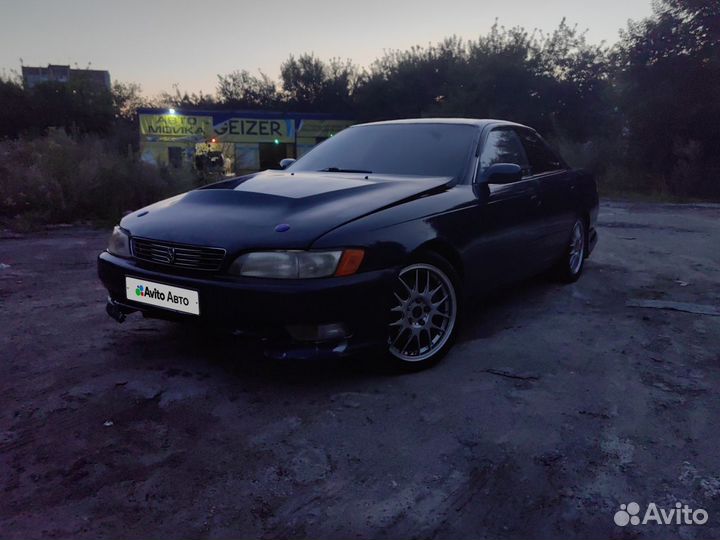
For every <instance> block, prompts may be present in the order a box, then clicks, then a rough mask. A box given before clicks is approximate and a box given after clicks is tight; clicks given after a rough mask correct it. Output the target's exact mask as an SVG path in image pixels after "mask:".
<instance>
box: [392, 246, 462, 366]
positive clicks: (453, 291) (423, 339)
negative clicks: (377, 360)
mask: <svg viewBox="0 0 720 540" xmlns="http://www.w3.org/2000/svg"><path fill="white" fill-rule="evenodd" d="M459 283H460V280H459V279H458V277H457V273H456V272H455V270H454V269H453V267H452V265H451V264H450V263H448V261H446V260H445V259H444V258H442V257H440V256H439V255H435V254H434V253H426V254H423V255H422V256H420V257H418V258H417V259H415V260H414V261H413V262H411V263H410V264H408V265H407V266H405V267H404V268H403V269H402V270H400V272H399V273H398V276H397V279H396V283H395V287H394V290H393V298H392V300H391V306H392V307H391V309H390V312H391V313H390V315H391V316H390V324H389V326H388V343H387V357H388V359H389V361H390V364H391V365H392V366H393V367H394V368H395V369H397V370H399V371H420V370H422V369H426V368H429V367H431V366H434V365H435V364H437V363H438V362H439V361H440V360H441V359H442V358H443V357H444V356H445V354H447V352H448V351H449V350H450V348H451V347H452V345H453V343H454V340H455V336H456V335H457V331H458V326H459V321H460V298H461V294H460V290H459Z"/></svg>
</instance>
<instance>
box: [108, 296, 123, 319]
mask: <svg viewBox="0 0 720 540" xmlns="http://www.w3.org/2000/svg"><path fill="white" fill-rule="evenodd" d="M105 311H107V314H108V315H110V316H111V317H112V318H113V319H115V320H116V321H117V322H119V323H121V322H125V318H126V317H127V313H126V312H125V311H124V310H123V308H122V307H121V306H119V305H118V304H117V303H115V302H114V301H113V299H112V298H108V299H107V304H105Z"/></svg>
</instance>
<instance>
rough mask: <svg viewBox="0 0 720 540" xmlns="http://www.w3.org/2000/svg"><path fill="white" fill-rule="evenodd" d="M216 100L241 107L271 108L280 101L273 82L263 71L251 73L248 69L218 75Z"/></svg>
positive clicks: (230, 105)
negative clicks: (257, 74) (257, 73)
mask: <svg viewBox="0 0 720 540" xmlns="http://www.w3.org/2000/svg"><path fill="white" fill-rule="evenodd" d="M217 97H218V102H220V103H222V104H223V105H227V106H229V107H235V108H243V109H273V108H275V107H277V106H278V104H279V103H280V96H279V94H278V91H277V88H276V86H275V83H274V82H273V81H272V80H271V79H270V77H268V76H267V75H266V74H265V73H263V72H260V76H259V77H257V76H255V75H252V74H251V73H250V72H249V71H246V70H242V71H233V72H231V73H228V74H227V75H218V86H217Z"/></svg>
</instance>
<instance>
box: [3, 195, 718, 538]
mask: <svg viewBox="0 0 720 540" xmlns="http://www.w3.org/2000/svg"><path fill="white" fill-rule="evenodd" d="M718 218H720V207H716V206H711V205H704V206H674V205H649V204H621V203H612V204H604V205H603V206H602V208H601V217H600V228H599V233H600V242H599V244H598V247H597V249H596V251H595V253H594V254H593V256H592V257H591V258H590V260H589V261H588V264H587V266H586V269H585V275H584V276H583V278H582V279H581V280H580V281H579V282H578V283H576V284H574V285H570V286H561V285H558V284H554V283H550V282H548V281H547V280H545V279H534V280H531V281H529V282H526V283H524V284H522V285H520V286H518V287H517V288H515V289H513V290H511V291H505V292H502V293H500V294H497V295H494V296H493V297H491V298H488V299H486V300H485V301H483V302H482V303H481V304H480V305H478V306H477V307H476V308H475V309H474V310H473V311H472V312H471V313H470V314H469V316H468V320H467V321H466V324H465V326H464V328H463V332H462V335H461V338H460V340H459V342H458V344H457V346H456V347H455V349H454V350H453V351H452V352H451V353H450V354H449V355H448V357H447V358H446V359H445V361H444V362H443V363H442V364H440V365H439V366H438V367H436V368H435V369H432V370H430V371H426V372H422V373H418V374H412V375H402V376H391V375H388V374H387V373H384V372H383V371H382V370H381V369H378V367H377V366H376V365H374V364H373V363H371V362H367V359H363V358H358V359H354V360H350V361H343V362H331V363H329V362H325V363H302V364H289V363H274V362H269V361H267V360H264V359H263V358H262V357H261V356H260V355H259V354H258V352H257V347H256V346H255V345H254V344H253V343H251V342H246V341H242V340H241V339H239V338H233V337H231V336H222V335H221V336H211V335H207V334H202V333H199V332H195V331H189V330H188V329H185V328H182V327H178V326H175V325H173V324H171V323H167V322H160V321H150V320H143V319H142V318H140V317H137V316H134V317H130V318H128V321H127V322H126V323H125V324H123V325H119V324H117V323H116V322H114V321H112V320H111V319H109V318H108V317H107V316H106V314H105V313H104V297H105V295H104V290H103V288H102V287H101V285H100V283H99V281H98V280H97V277H96V274H95V256H96V254H97V252H98V251H100V250H101V249H102V248H103V247H104V245H105V242H106V239H107V235H108V233H107V231H94V230H89V229H79V228H70V229H62V230H56V231H50V232H46V233H41V234H30V235H25V236H21V237H15V238H11V237H8V238H4V239H2V240H0V263H1V264H0V470H2V474H1V475H0V493H1V496H0V501H2V504H0V537H2V538H17V539H28V538H40V537H55V538H70V537H72V538H160V537H167V538H206V537H207V538H230V537H262V538H276V537H278V538H286V537H313V538H350V537H356V538H409V537H423V538H476V537H500V538H518V539H519V538H552V537H561V538H600V537H611V538H657V537H663V538H675V537H680V538H718V537H720V456H719V455H718V447H719V446H720V430H719V429H718V428H717V423H718V418H719V415H720V402H719V400H718V392H717V389H718V387H720V384H719V383H720V317H716V316H711V315H701V314H694V313H686V312H680V311H669V310H664V309H651V308H639V307H629V306H626V302H627V301H629V300H670V301H677V302H685V303H691V304H692V303H696V304H703V305H706V306H715V307H717V306H719V305H720V220H719V219H718ZM5 265H9V267H8V266H5ZM631 501H634V502H637V503H639V504H640V507H641V508H642V511H641V517H642V514H643V513H644V509H645V508H646V506H647V505H648V504H649V503H651V502H654V503H656V504H657V505H658V506H660V507H663V508H666V509H671V508H673V507H674V505H675V503H676V502H682V503H683V504H688V505H689V506H690V507H692V508H693V509H697V508H702V509H705V510H706V511H707V513H708V515H709V519H708V521H707V523H706V524H704V525H677V524H673V525H658V524H645V525H643V524H640V525H637V526H633V525H628V526H626V527H619V526H617V525H615V523H614V522H613V515H614V514H615V512H617V511H618V510H619V508H620V504H626V503H630V502H631Z"/></svg>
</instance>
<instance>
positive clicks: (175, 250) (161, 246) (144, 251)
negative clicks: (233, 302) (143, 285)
mask: <svg viewBox="0 0 720 540" xmlns="http://www.w3.org/2000/svg"><path fill="white" fill-rule="evenodd" d="M132 253H133V256H134V257H135V258H136V259H139V260H141V261H147V262H152V263H157V264H164V265H167V266H176V267H178V268H186V269H189V270H206V271H210V272H212V271H215V270H219V269H220V266H221V265H222V263H223V259H224V258H225V250H224V249H221V248H212V247H202V246H187V245H184V244H173V243H171V242H158V241H156V240H146V239H144V238H133V239H132Z"/></svg>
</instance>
